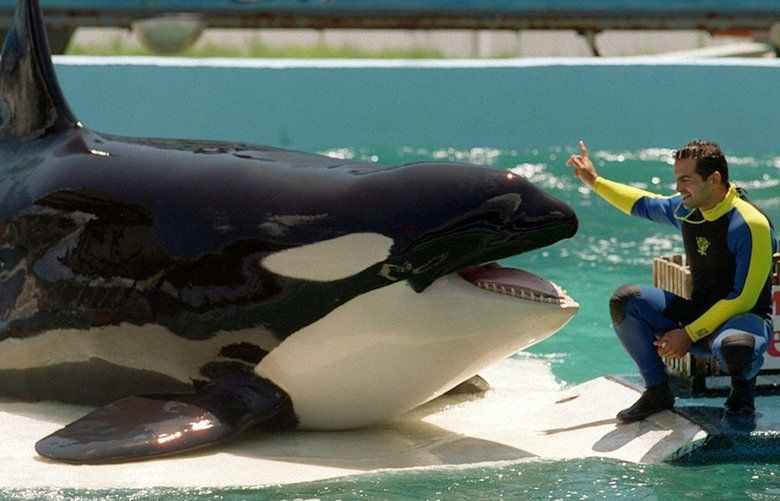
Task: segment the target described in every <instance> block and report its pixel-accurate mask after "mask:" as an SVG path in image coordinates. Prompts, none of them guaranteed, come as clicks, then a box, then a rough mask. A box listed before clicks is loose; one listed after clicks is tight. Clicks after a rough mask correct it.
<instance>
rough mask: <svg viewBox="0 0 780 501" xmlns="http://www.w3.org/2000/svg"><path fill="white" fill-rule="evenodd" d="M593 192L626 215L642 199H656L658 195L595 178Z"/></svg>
mask: <svg viewBox="0 0 780 501" xmlns="http://www.w3.org/2000/svg"><path fill="white" fill-rule="evenodd" d="M593 191H595V192H596V193H597V194H598V195H599V196H600V197H601V198H603V199H604V200H606V201H607V202H609V203H610V204H612V205H614V206H615V207H617V208H618V209H620V210H621V211H623V212H624V213H626V214H629V215H630V214H631V208H632V207H634V204H635V203H636V202H637V201H638V200H640V199H642V198H643V197H649V198H657V197H658V195H656V194H655V193H650V192H649V191H645V190H641V189H639V188H634V187H633V186H628V185H626V184H622V183H617V182H615V181H610V180H609V179H604V178H603V177H597V178H596V183H595V184H594V185H593Z"/></svg>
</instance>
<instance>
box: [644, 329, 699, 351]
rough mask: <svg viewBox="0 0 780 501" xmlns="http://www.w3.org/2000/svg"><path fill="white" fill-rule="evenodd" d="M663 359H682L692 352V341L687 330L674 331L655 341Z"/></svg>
mask: <svg viewBox="0 0 780 501" xmlns="http://www.w3.org/2000/svg"><path fill="white" fill-rule="evenodd" d="M653 344H654V345H655V346H658V354H659V355H661V356H662V357H669V358H682V357H684V356H685V354H686V353H688V352H689V351H690V350H691V345H692V344H693V340H691V338H690V336H688V333H687V332H685V329H674V330H671V331H669V332H666V333H665V334H664V335H663V336H661V337H659V338H658V339H656V340H655V341H653Z"/></svg>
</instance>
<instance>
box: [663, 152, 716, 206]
mask: <svg viewBox="0 0 780 501" xmlns="http://www.w3.org/2000/svg"><path fill="white" fill-rule="evenodd" d="M715 175H716V174H711V175H710V176H709V177H708V178H707V179H703V178H702V177H701V176H700V175H699V174H698V173H697V172H696V159H695V158H683V159H680V160H675V162H674V177H675V179H677V187H676V189H677V192H678V193H679V194H680V195H682V197H683V199H682V203H683V207H685V208H686V209H711V208H713V207H715V205H717V203H718V199H717V197H716V196H715V190H714V189H713V184H714V183H713V177H714V176H715Z"/></svg>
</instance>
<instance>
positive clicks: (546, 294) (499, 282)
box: [458, 263, 579, 308]
mask: <svg viewBox="0 0 780 501" xmlns="http://www.w3.org/2000/svg"><path fill="white" fill-rule="evenodd" d="M458 275H460V276H461V277H462V278H463V279H464V280H466V281H468V282H470V283H472V284H474V285H475V286H477V287H479V288H480V289H484V290H486V291H489V292H494V293H498V294H503V295H506V296H511V297H516V298H518V299H520V300H523V301H530V302H534V303H543V304H552V305H558V306H560V307H562V308H576V307H578V306H579V305H578V304H577V303H576V302H575V301H574V300H573V299H572V298H571V297H570V296H569V295H568V294H567V293H566V291H565V290H564V289H562V288H561V287H560V286H558V285H556V284H554V283H553V282H550V281H548V280H545V279H543V278H542V277H540V276H537V275H534V274H533V273H530V272H528V271H525V270H519V269H515V268H506V267H503V266H501V265H500V264H498V263H488V264H484V265H479V266H469V267H468V268H463V269H461V270H460V271H458Z"/></svg>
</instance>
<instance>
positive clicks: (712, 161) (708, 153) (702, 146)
mask: <svg viewBox="0 0 780 501" xmlns="http://www.w3.org/2000/svg"><path fill="white" fill-rule="evenodd" d="M684 158H695V159H696V173H697V174H698V175H700V176H701V177H702V179H707V178H708V177H710V175H711V174H712V173H713V172H720V178H721V180H722V181H723V184H725V185H728V184H729V166H728V164H727V163H726V156H725V155H723V152H722V151H720V146H718V145H717V144H715V143H713V142H712V141H702V140H701V139H694V140H693V141H691V142H690V143H688V144H686V145H685V146H683V147H682V148H681V149H679V150H677V151H675V152H674V159H675V160H682V159H684Z"/></svg>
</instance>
